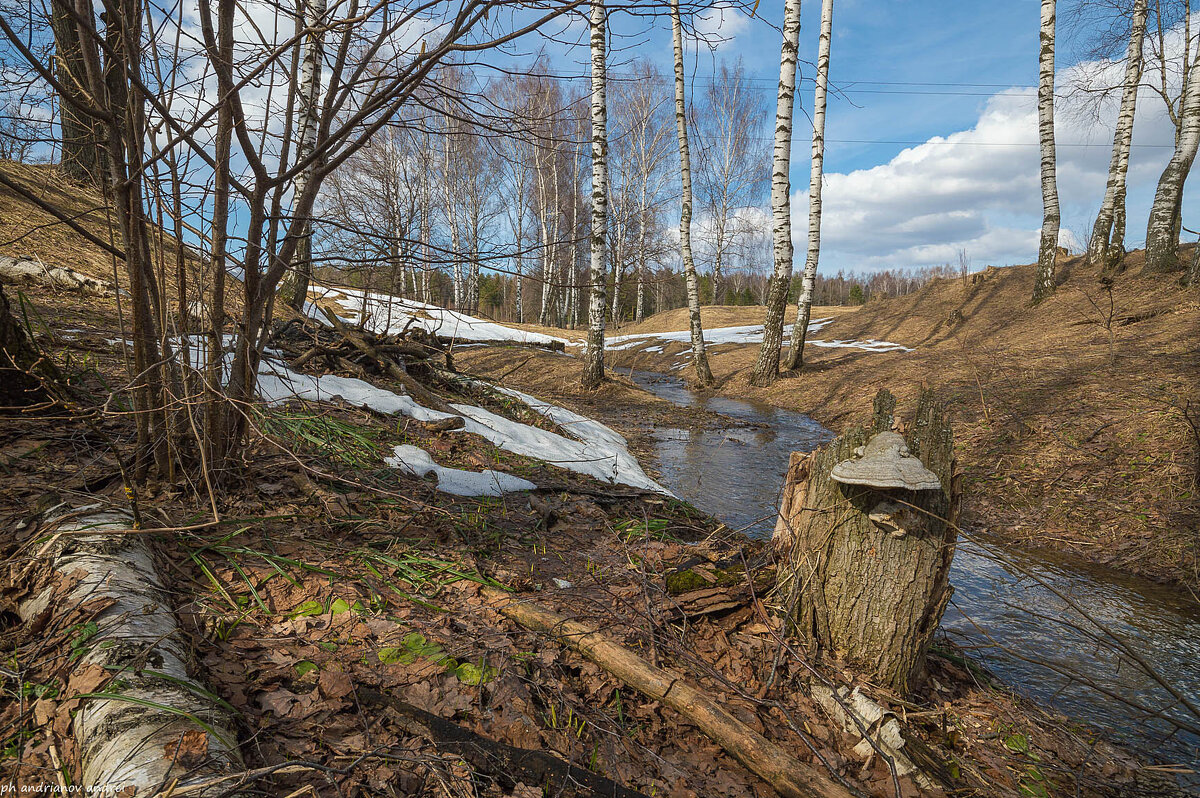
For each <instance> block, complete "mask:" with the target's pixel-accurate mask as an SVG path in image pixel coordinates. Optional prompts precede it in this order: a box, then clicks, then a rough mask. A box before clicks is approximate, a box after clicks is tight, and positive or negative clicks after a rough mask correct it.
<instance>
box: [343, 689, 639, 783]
mask: <svg viewBox="0 0 1200 798" xmlns="http://www.w3.org/2000/svg"><path fill="white" fill-rule="evenodd" d="M358 695H359V698H360V700H361V701H362V702H363V703H364V704H366V705H367V706H370V705H375V706H389V707H391V708H392V709H394V710H396V712H398V713H399V714H400V715H401V717H400V718H399V719H398V722H399V724H400V726H401V727H402V728H403V729H404V730H405V731H406V732H408V733H409V734H412V735H415V736H417V737H420V738H422V739H424V740H427V741H429V742H430V743H432V744H433V745H434V746H435V747H436V748H437V749H438V750H439V751H446V752H450V753H454V754H457V755H459V756H461V757H462V758H463V759H465V760H467V762H469V763H470V764H471V767H473V768H475V769H476V770H478V771H480V772H483V773H487V774H488V775H491V776H495V777H497V778H499V779H501V780H502V781H503V782H507V783H505V784H503V785H502V786H504V787H505V789H509V790H511V789H512V788H513V787H514V786H515V785H516V783H517V782H522V783H524V784H526V785H528V786H530V787H534V786H536V787H543V788H545V794H547V795H562V796H603V797H604V798H649V796H647V795H646V794H645V793H640V792H638V791H637V790H631V789H629V788H628V787H625V786H623V785H621V784H618V783H617V782H615V781H613V780H612V779H608V778H605V777H604V776H600V775H597V774H595V773H592V772H591V771H589V770H584V769H583V768H579V767H575V766H574V765H572V764H571V763H569V762H564V761H563V760H561V759H559V758H557V757H555V756H551V755H550V754H548V753H546V752H545V751H534V750H531V749H528V748H517V747H515V746H511V745H507V744H505V743H501V742H497V741H495V740H489V739H488V738H486V737H482V736H480V735H478V734H476V733H475V732H473V731H471V730H469V729H464V728H463V727H462V726H459V725H457V724H455V723H451V722H450V721H448V720H444V719H443V718H440V717H438V716H437V715H434V714H431V713H429V712H426V711H424V710H423V709H418V708H417V707H414V706H413V705H411V704H408V703H405V702H404V701H401V700H400V699H398V698H395V697H393V696H389V695H385V694H383V693H380V692H379V691H377V690H371V689H368V688H360V689H359V691H358Z"/></svg>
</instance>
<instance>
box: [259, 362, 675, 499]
mask: <svg viewBox="0 0 1200 798" xmlns="http://www.w3.org/2000/svg"><path fill="white" fill-rule="evenodd" d="M498 390H501V391H503V392H504V393H507V394H509V395H511V396H515V397H516V398H518V399H520V400H521V401H523V402H526V403H527V404H529V406H530V407H531V408H532V409H533V410H534V411H535V412H537V413H540V414H541V415H543V416H545V417H547V418H549V419H551V420H553V421H555V422H556V423H558V424H559V425H560V426H562V427H563V429H564V430H565V431H566V432H567V434H568V435H570V436H571V437H570V438H568V437H564V436H562V435H559V434H557V433H554V432H550V431H549V430H544V429H538V428H537V427H531V426H529V425H528V424H521V423H519V422H517V421H512V420H510V419H507V418H504V417H503V416H498V415H496V414H495V413H492V412H489V411H487V410H484V409H483V408H481V407H475V406H473V405H462V404H452V405H451V407H452V408H454V410H455V413H442V412H440V411H437V410H430V409H429V408H427V407H424V406H422V405H419V404H417V403H416V402H414V401H413V400H412V398H411V397H409V396H404V395H401V394H395V393H392V392H391V391H388V390H385V389H384V388H379V387H377V386H374V385H371V384H370V383H368V382H363V381H362V380H357V379H354V378H352V377H338V376H334V375H325V376H320V377H316V376H313V375H310V374H300V373H297V372H295V371H292V370H291V369H289V368H287V366H284V365H283V364H282V363H279V362H276V361H271V360H265V359H264V360H263V362H262V364H261V365H260V367H259V395H260V396H261V397H262V398H263V399H264V400H265V401H267V402H268V403H270V404H278V403H280V402H285V401H287V400H288V399H292V398H296V399H307V400H310V401H328V400H330V399H333V398H334V397H339V396H340V397H341V398H342V399H344V400H345V401H347V402H349V403H350V404H353V405H358V406H366V407H369V408H371V409H372V410H376V411H379V412H381V413H399V414H400V415H404V416H408V417H409V418H414V419H416V420H418V421H440V420H442V419H446V418H453V417H454V416H455V415H458V416H461V417H462V419H463V421H464V422H465V424H464V426H463V428H462V431H463V432H471V433H474V434H476V435H479V436H481V437H483V438H485V439H487V440H488V441H489V442H490V443H492V444H493V445H495V446H497V447H499V448H501V449H504V450H505V451H509V452H512V453H514V454H519V455H522V456H524V457H533V458H536V459H538V460H542V461H544V462H546V463H548V464H549V465H554V466H558V467H559V468H565V469H567V470H569V471H574V472H576V473H579V474H586V475H588V476H591V477H594V478H596V479H598V480H600V481H602V482H608V483H620V484H623V485H629V486H631V487H635V488H641V489H643V490H649V491H654V492H656V493H663V494H666V495H668V496H669V495H671V492H670V491H668V490H667V489H666V488H664V487H663V486H661V485H659V484H658V483H657V482H655V481H654V480H652V479H650V477H648V476H646V473H645V472H644V471H642V467H641V466H640V465H639V464H638V461H637V459H636V458H634V457H633V455H631V454H630V453H629V450H628V448H626V441H625V439H624V438H623V437H622V436H621V435H619V434H618V433H617V432H615V431H613V430H612V429H609V428H608V427H606V426H604V425H603V424H601V423H600V422H598V421H593V420H592V419H589V418H586V417H584V416H580V415H578V414H577V413H572V412H571V411H570V410H567V409H566V408H562V407H558V406H557V405H552V404H549V403H546V402H542V401H540V400H538V399H535V398H534V397H532V396H529V395H527V394H522V393H521V392H520V391H510V390H508V389H498Z"/></svg>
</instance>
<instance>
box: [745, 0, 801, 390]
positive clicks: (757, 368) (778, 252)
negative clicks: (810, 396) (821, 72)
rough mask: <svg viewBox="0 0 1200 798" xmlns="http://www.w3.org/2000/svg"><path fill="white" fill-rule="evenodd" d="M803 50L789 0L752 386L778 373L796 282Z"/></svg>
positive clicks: (795, 6)
mask: <svg viewBox="0 0 1200 798" xmlns="http://www.w3.org/2000/svg"><path fill="white" fill-rule="evenodd" d="M799 51H800V0H787V2H786V3H785V5H784V16H783V46H782V49H781V52H780V56H779V99H778V102H777V107H776V111H775V155H774V167H773V169H772V172H771V213H772V215H773V216H774V217H775V271H774V273H773V274H772V275H771V284H770V288H768V289H767V318H766V321H765V322H764V323H763V342H762V347H761V348H760V349H759V350H758V361H757V362H756V363H755V364H754V373H753V374H752V375H751V376H750V384H751V385H770V384H771V383H772V382H774V381H775V378H776V377H778V376H779V350H780V348H781V347H782V346H783V317H784V314H785V311H786V310H787V297H788V290H789V288H790V287H791V283H792V258H793V254H794V253H793V251H792V203H791V198H790V196H789V195H790V193H791V189H792V184H791V180H790V179H789V178H788V172H789V170H790V169H791V163H792V109H793V106H794V103H795V98H796V59H797V57H798V55H799Z"/></svg>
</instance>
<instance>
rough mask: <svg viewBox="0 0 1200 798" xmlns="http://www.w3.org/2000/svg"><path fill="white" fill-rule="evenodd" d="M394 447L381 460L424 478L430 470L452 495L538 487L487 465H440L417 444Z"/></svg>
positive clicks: (495, 494)
mask: <svg viewBox="0 0 1200 798" xmlns="http://www.w3.org/2000/svg"><path fill="white" fill-rule="evenodd" d="M393 451H394V452H395V456H394V457H387V458H384V461H383V462H384V463H386V464H387V465H389V466H391V467H393V468H396V469H399V470H400V471H401V472H403V473H406V474H412V475H413V476H416V477H421V478H424V477H426V476H428V475H429V474H433V475H434V476H435V477H437V489H438V490H440V491H441V492H442V493H449V494H452V495H454V496H502V495H504V494H505V493H513V492H514V491H518V490H533V489H534V488H536V487H537V485H535V484H533V483H532V482H530V481H529V480H527V479H521V478H520V477H515V476H513V475H512V474H505V473H504V472H502V471H493V470H491V469H490V468H489V469H487V470H486V471H482V472H480V471H464V470H462V469H460V468H446V467H444V466H440V465H438V464H437V463H435V462H433V458H432V457H430V456H429V452H427V451H425V450H424V449H420V448H418V447H416V446H407V445H404V446H397V447H395V449H394V450H393Z"/></svg>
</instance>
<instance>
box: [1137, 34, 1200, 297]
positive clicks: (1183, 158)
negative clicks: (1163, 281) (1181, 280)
mask: <svg viewBox="0 0 1200 798" xmlns="http://www.w3.org/2000/svg"><path fill="white" fill-rule="evenodd" d="M1198 66H1200V50H1197V54H1196V59H1195V60H1194V61H1193V62H1192V64H1191V67H1190V69H1189V71H1190V72H1193V73H1194V72H1195V70H1196V68H1197V67H1198ZM1179 117H1180V123H1181V124H1180V129H1179V136H1178V138H1177V139H1176V141H1175V152H1174V154H1173V155H1172V156H1171V160H1170V161H1169V162H1168V163H1167V166H1166V168H1165V169H1163V173H1162V176H1161V177H1159V179H1158V189H1157V190H1156V191H1155V192H1154V204H1153V205H1151V206H1150V219H1149V221H1148V222H1147V223H1146V265H1145V267H1144V269H1143V271H1144V272H1145V273H1146V274H1161V273H1163V272H1171V271H1175V270H1176V269H1178V268H1179V265H1180V264H1179V253H1178V248H1179V222H1180V205H1181V203H1182V201H1183V184H1184V182H1185V181H1187V177H1188V173H1189V172H1190V171H1191V168H1192V162H1193V161H1195V160H1196V149H1197V147H1198V146H1200V80H1196V78H1195V75H1194V74H1193V76H1192V78H1191V79H1190V80H1188V82H1187V85H1186V86H1185V88H1184V93H1183V101H1182V103H1181V104H1180V111H1179Z"/></svg>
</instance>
